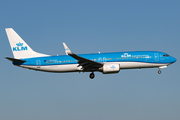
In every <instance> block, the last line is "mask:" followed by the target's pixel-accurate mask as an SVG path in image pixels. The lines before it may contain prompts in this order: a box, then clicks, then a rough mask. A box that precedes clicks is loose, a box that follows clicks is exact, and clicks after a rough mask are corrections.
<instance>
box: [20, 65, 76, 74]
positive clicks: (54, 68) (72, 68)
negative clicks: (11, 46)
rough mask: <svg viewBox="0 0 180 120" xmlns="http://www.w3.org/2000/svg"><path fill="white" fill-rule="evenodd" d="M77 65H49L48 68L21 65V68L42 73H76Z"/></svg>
mask: <svg viewBox="0 0 180 120" xmlns="http://www.w3.org/2000/svg"><path fill="white" fill-rule="evenodd" d="M77 65H78V64H73V65H50V66H40V67H37V66H27V65H21V67H23V68H25V69H33V70H37V71H44V72H76V71H78V70H77Z"/></svg>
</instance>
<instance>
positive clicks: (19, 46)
mask: <svg viewBox="0 0 180 120" xmlns="http://www.w3.org/2000/svg"><path fill="white" fill-rule="evenodd" d="M16 45H17V47H13V51H25V50H27V46H23V43H20V42H19V43H17V44H16Z"/></svg>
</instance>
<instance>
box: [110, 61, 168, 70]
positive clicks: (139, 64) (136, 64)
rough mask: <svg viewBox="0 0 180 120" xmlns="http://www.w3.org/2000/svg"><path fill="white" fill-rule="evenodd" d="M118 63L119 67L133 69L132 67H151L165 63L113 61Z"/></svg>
mask: <svg viewBox="0 0 180 120" xmlns="http://www.w3.org/2000/svg"><path fill="white" fill-rule="evenodd" d="M113 63H116V64H117V63H118V64H120V68H121V69H134V68H153V67H159V66H164V65H167V64H155V63H144V62H113Z"/></svg>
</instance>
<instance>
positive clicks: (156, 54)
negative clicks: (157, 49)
mask: <svg viewBox="0 0 180 120" xmlns="http://www.w3.org/2000/svg"><path fill="white" fill-rule="evenodd" d="M154 58H155V61H158V60H159V54H158V53H155V54H154Z"/></svg>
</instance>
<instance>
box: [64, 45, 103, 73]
mask: <svg viewBox="0 0 180 120" xmlns="http://www.w3.org/2000/svg"><path fill="white" fill-rule="evenodd" d="M63 45H64V48H65V53H66V55H69V56H71V57H73V58H74V59H76V60H78V63H79V65H78V66H77V67H79V66H82V69H83V70H84V71H86V70H92V71H93V70H96V69H99V68H100V67H102V66H103V64H102V63H98V62H95V61H92V60H89V59H87V58H84V57H81V56H78V55H76V54H74V53H73V52H72V51H71V50H70V49H69V48H68V46H67V45H66V44H65V43H63Z"/></svg>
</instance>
